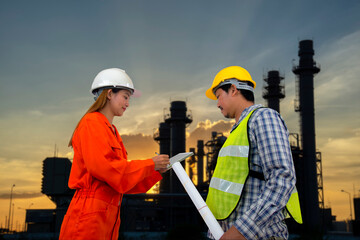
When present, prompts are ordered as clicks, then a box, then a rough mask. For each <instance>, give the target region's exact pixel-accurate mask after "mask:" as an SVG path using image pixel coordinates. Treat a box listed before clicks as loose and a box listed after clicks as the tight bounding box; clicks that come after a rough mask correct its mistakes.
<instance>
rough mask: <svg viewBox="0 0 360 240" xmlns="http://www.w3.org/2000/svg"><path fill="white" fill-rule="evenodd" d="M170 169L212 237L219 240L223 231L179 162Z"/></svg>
mask: <svg viewBox="0 0 360 240" xmlns="http://www.w3.org/2000/svg"><path fill="white" fill-rule="evenodd" d="M172 169H173V170H174V171H175V173H176V175H177V177H178V178H179V180H180V182H181V183H182V185H183V186H184V188H185V190H186V192H187V194H188V195H189V196H190V198H191V200H192V202H193V203H194V205H195V207H196V208H197V210H198V211H199V213H200V215H201V217H202V218H203V219H204V221H205V223H206V225H207V226H208V228H209V230H210V232H211V234H212V235H213V236H214V238H215V239H220V238H221V236H222V235H223V234H224V231H223V230H222V228H221V227H220V225H219V223H218V222H217V220H216V218H215V217H214V215H213V214H212V212H211V211H210V209H209V207H208V206H207V205H206V203H205V201H204V199H203V198H202V197H201V195H200V193H199V192H198V191H197V189H196V188H195V186H194V184H193V182H192V181H191V180H190V178H189V176H188V175H187V173H186V172H185V170H184V168H183V166H182V165H181V164H180V162H175V163H173V164H172Z"/></svg>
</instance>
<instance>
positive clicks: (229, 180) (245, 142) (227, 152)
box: [206, 109, 302, 223]
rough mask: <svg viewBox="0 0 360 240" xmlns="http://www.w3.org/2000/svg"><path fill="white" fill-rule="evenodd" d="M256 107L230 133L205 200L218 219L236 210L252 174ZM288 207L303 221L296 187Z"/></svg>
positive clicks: (293, 214) (297, 220)
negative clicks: (251, 139)
mask: <svg viewBox="0 0 360 240" xmlns="http://www.w3.org/2000/svg"><path fill="white" fill-rule="evenodd" d="M255 110H256V109H255ZM255 110H253V111H251V112H250V113H249V114H248V115H247V116H246V117H245V119H244V120H242V121H241V122H240V124H239V125H238V126H237V127H236V129H235V130H233V131H232V132H231V133H230V135H229V137H228V138H227V140H226V141H225V143H224V145H223V146H222V148H221V150H220V152H219V156H218V159H217V164H216V167H215V171H214V174H213V176H212V178H211V181H210V186H209V192H208V196H207V199H206V204H207V205H208V206H209V208H210V210H211V212H212V213H213V214H214V216H215V218H216V219H218V220H224V219H226V218H228V217H229V216H230V214H231V213H232V212H233V211H234V210H235V208H236V206H237V205H238V203H239V201H240V196H241V192H242V190H243V188H244V186H245V183H246V180H247V178H248V176H249V152H250V146H249V139H248V121H249V118H250V117H251V115H252V114H253V112H254V111H255ZM286 209H287V210H288V211H287V212H288V214H287V216H286V217H290V216H292V217H293V218H294V219H295V221H296V222H298V223H302V217H301V211H300V203H299V195H298V193H297V190H296V187H295V188H294V190H293V192H292V193H291V196H290V199H289V201H288V203H287V204H286ZM289 215H290V216H289Z"/></svg>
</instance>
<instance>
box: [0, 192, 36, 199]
mask: <svg viewBox="0 0 360 240" xmlns="http://www.w3.org/2000/svg"><path fill="white" fill-rule="evenodd" d="M41 196H43V194H42V193H39V192H23V193H18V192H14V193H13V194H12V198H13V199H26V198H37V197H41ZM9 198H10V193H1V194H0V199H9Z"/></svg>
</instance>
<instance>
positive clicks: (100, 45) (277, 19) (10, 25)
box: [0, 0, 360, 228]
mask: <svg viewBox="0 0 360 240" xmlns="http://www.w3.org/2000/svg"><path fill="white" fill-rule="evenodd" d="M359 12H360V2H359V1H357V0H347V1H341V0H331V1H325V0H324V1H310V0H306V1H304V0H302V1H300V0H298V1H284V0H275V1H266V0H263V1H260V0H255V1H254V0H237V1H235V0H227V1H215V0H207V1H205V0H202V1H190V0H182V1H165V0H153V1H146V0H137V1H114V0H109V1H95V0H86V1H85V0H80V1H70V0H64V1H45V0H44V1H39V0H33V1H25V0H23V1H20V0H14V1H1V2H0V36H1V37H0V83H1V86H0V110H1V115H0V143H1V144H0V227H4V224H5V216H8V213H9V212H8V211H9V194H10V189H11V186H12V184H15V185H16V187H15V188H14V195H13V196H14V201H13V202H14V204H15V205H14V206H15V212H14V214H15V219H14V224H13V225H14V228H15V225H16V222H18V224H19V225H20V224H22V223H23V222H24V215H25V210H24V209H26V208H29V207H31V208H32V209H37V208H54V207H55V205H54V204H53V203H52V202H51V201H50V200H49V199H48V198H47V197H46V196H44V195H42V194H40V191H41V178H42V161H43V160H44V159H45V158H46V157H52V156H54V149H55V145H56V146H57V152H58V153H57V156H59V157H69V158H70V159H71V158H72V149H70V148H68V147H67V143H68V140H69V138H70V136H71V134H72V131H73V129H74V127H75V126H76V124H77V122H78V120H79V119H80V118H81V116H82V115H83V114H84V112H85V111H86V110H87V108H88V107H89V106H90V104H91V103H92V102H93V98H92V95H91V94H90V93H89V90H90V86H91V83H92V81H93V79H94V77H95V75H96V74H97V73H98V72H99V71H101V70H102V69H105V68H111V67H119V68H122V69H125V70H126V72H127V73H128V74H129V75H130V77H131V78H132V79H133V82H134V84H135V87H136V88H137V89H139V90H140V91H141V92H142V96H141V97H139V98H133V99H132V100H131V103H130V108H129V109H128V110H127V111H126V112H125V115H124V116H123V117H121V118H117V119H116V120H115V121H114V124H115V125H116V126H117V128H118V130H119V132H120V133H121V135H122V136H123V139H124V142H125V145H126V146H127V150H128V152H129V157H130V158H132V159H135V158H146V157H152V155H153V153H154V152H155V151H158V145H157V143H156V142H154V141H153V139H152V135H153V133H154V131H155V129H156V128H157V127H158V125H159V123H160V122H162V121H163V115H164V112H165V113H166V111H168V109H169V107H170V102H171V101H173V100H183V101H186V103H187V107H188V109H189V111H191V114H192V116H193V123H192V124H191V125H190V126H189V127H188V129H187V133H188V137H189V139H188V141H187V149H188V148H189V147H195V143H196V141H197V140H198V139H204V140H207V139H209V138H210V133H211V131H214V130H216V131H225V132H228V131H229V129H230V127H231V123H230V122H229V120H228V119H225V118H224V117H223V116H222V115H221V113H220V111H219V110H218V109H217V108H216V101H212V100H209V99H207V98H206V96H205V90H206V89H207V88H209V87H210V85H211V82H212V80H213V78H214V76H215V74H216V73H217V72H218V71H219V70H221V69H222V68H224V67H227V66H230V65H240V66H242V67H244V68H246V69H247V70H248V71H249V72H250V73H251V75H252V77H253V79H254V80H255V81H256V82H257V88H256V90H255V98H256V103H261V104H264V105H265V101H264V100H263V99H262V87H263V85H264V81H263V76H264V75H266V74H267V72H268V71H270V70H279V71H280V73H281V74H282V75H283V76H284V77H285V86H286V98H285V99H284V100H282V102H281V107H280V111H281V114H282V116H283V118H284V119H285V121H286V124H287V126H288V129H289V131H290V132H299V115H298V113H296V112H294V98H295V75H294V74H293V73H292V71H291V69H292V67H293V64H298V56H297V54H298V44H299V41H300V40H304V39H311V40H313V41H314V49H315V56H314V59H315V60H316V62H317V63H319V64H320V66H321V72H320V73H319V74H318V75H316V76H315V81H314V84H315V89H314V92H315V119H316V120H315V121H316V122H315V124H316V143H317V150H318V151H320V152H321V153H322V160H323V162H322V166H323V179H324V190H325V193H324V196H325V205H326V206H328V207H331V208H332V211H333V214H334V215H336V216H337V219H338V220H344V219H347V218H349V215H350V212H349V211H350V210H349V198H348V195H347V194H345V193H342V192H341V191H340V190H341V189H344V190H345V191H348V192H350V193H351V195H353V194H354V193H355V194H357V195H359V193H360V147H359V145H360V15H359ZM135 143H136V144H135ZM139 149H141V150H139Z"/></svg>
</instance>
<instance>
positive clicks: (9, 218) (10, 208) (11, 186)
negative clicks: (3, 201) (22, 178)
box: [8, 184, 15, 232]
mask: <svg viewBox="0 0 360 240" xmlns="http://www.w3.org/2000/svg"><path fill="white" fill-rule="evenodd" d="M14 187H15V184H13V185H12V186H11V192H10V206H9V218H8V232H10V218H11V217H10V216H11V204H12V193H13V188H14Z"/></svg>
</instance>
